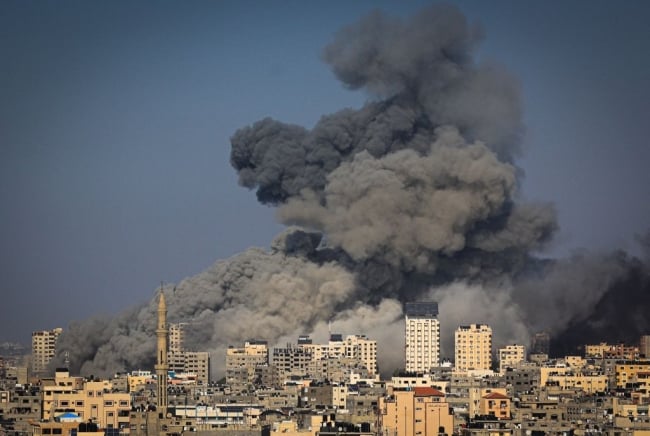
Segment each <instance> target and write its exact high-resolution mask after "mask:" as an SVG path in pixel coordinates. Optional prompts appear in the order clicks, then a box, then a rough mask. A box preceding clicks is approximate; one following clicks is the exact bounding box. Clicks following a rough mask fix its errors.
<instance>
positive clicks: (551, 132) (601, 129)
mask: <svg viewBox="0 0 650 436" xmlns="http://www.w3.org/2000/svg"><path fill="white" fill-rule="evenodd" d="M426 4H428V2H415V1H413V2H369V1H356V2H345V1H333V2H302V1H282V2H280V1H271V2H269V1H266V2H262V1H219V2H217V1H215V2H207V1H206V2H201V1H189V2H180V1H177V2H169V1H163V2H149V1H139V2H126V1H118V2H81V1H80V2H72V1H40V2H33V1H4V2H2V3H0V56H1V57H2V61H3V62H2V68H0V202H1V204H2V207H1V208H0V277H1V278H2V282H1V286H2V294H1V295H2V301H1V302H0V341H3V340H22V341H26V340H27V339H28V338H29V335H30V333H31V331H32V330H37V329H49V328H54V327H57V326H63V327H65V326H66V325H67V324H68V322H69V321H70V320H73V319H81V318H84V317H86V316H88V315H93V314H97V313H108V314H110V313H114V312H116V311H118V310H120V309H122V308H124V307H127V306H130V305H132V304H134V303H139V302H142V301H145V300H147V299H149V298H151V296H152V295H153V292H154V289H155V288H156V287H157V286H158V284H159V283H160V281H165V282H177V281H179V280H181V279H182V278H184V277H187V276H190V275H193V274H196V273H198V272H200V271H201V270H202V269H204V268H206V267H207V266H209V265H210V264H212V263H213V262H214V261H216V260H217V259H222V258H226V257H229V256H231V255H233V254H235V253H237V252H239V251H241V250H243V249H245V248H247V247H249V246H268V244H269V242H270V240H271V239H272V238H273V236H274V235H275V234H276V233H277V232H279V231H280V230H281V226H280V225H279V224H277V223H276V221H275V218H274V211H273V209H270V208H268V207H265V206H262V205H259V204H258V203H257V201H256V199H255V195H254V193H252V192H248V191H247V190H246V189H244V188H241V187H240V186H238V184H237V178H236V175H235V172H234V170H233V169H232V168H231V167H230V164H229V152H230V143H229V138H230V136H231V135H232V134H233V133H234V132H235V130H236V129H238V128H240V127H243V126H245V125H248V124H251V123H253V122H254V121H257V120H259V119H261V118H263V117H266V116H271V117H273V118H276V119H278V120H281V121H285V122H290V123H296V124H300V125H304V126H307V127H309V126H312V125H313V124H314V123H315V122H316V121H317V120H318V119H319V117H320V116H321V115H323V114H327V113H331V112H334V111H336V110H338V109H341V108H343V107H349V106H352V107H358V106H360V105H361V104H362V103H363V101H364V100H365V98H366V96H364V95H363V94H362V93H359V92H350V91H348V90H345V89H343V87H342V86H341V85H340V83H339V82H337V81H336V79H335V78H334V76H333V74H332V73H331V72H330V71H329V70H328V67H327V66H326V65H325V64H324V63H323V62H322V61H321V60H320V57H319V56H320V52H321V50H322V48H323V47H324V46H325V44H327V43H328V42H329V41H330V40H331V38H332V35H333V34H334V33H335V32H336V31H337V30H338V29H339V28H340V27H341V26H343V25H345V24H349V23H351V22H353V21H355V20H357V19H358V18H359V17H361V16H362V15H364V14H366V13H368V12H369V11H371V10H372V9H374V8H379V9H382V10H385V11H387V12H390V13H393V14H396V15H399V16H408V15H411V14H412V13H415V12H416V11H417V10H418V9H420V8H421V7H422V6H424V5H426ZM454 4H456V5H457V6H458V7H459V8H460V9H461V10H462V11H463V12H464V13H465V14H466V15H467V16H468V18H469V19H470V20H471V21H474V22H479V23H481V24H482V26H483V28H484V30H485V35H486V38H485V41H484V43H483V44H482V45H481V47H480V49H479V51H478V57H479V58H480V59H494V60H496V61H498V62H500V63H503V64H505V65H506V67H507V68H508V69H509V70H510V71H511V72H512V73H513V74H514V75H515V76H517V77H518V79H519V80H520V84H521V88H522V95H523V105H524V111H525V112H524V113H525V122H526V127H527V135H526V138H525V140H524V150H525V152H524V155H523V156H522V158H521V159H520V160H519V161H518V162H517V163H518V164H519V165H520V166H521V167H522V168H523V170H524V172H525V178H524V181H523V185H522V195H523V196H525V197H526V198H529V199H534V200H543V201H551V202H554V203H555V204H556V207H557V210H558V215H559V221H560V225H561V230H560V232H559V234H558V235H557V238H556V241H555V243H554V244H553V245H552V246H551V247H550V248H549V253H551V254H552V255H556V256H562V255H566V254H567V253H570V252H571V251H572V250H575V249H581V248H587V249H591V250H604V249H615V248H623V249H628V250H634V249H635V247H634V243H633V241H634V235H635V233H640V232H644V231H645V230H647V229H648V228H649V227H650V226H649V223H650V175H649V172H648V170H647V166H648V163H650V149H649V147H648V137H650V135H649V133H650V132H649V131H648V130H649V127H648V125H649V123H648V114H650V83H649V81H648V78H649V77H650V50H649V47H648V44H649V43H648V41H650V26H648V25H647V16H648V14H649V13H650V6H648V3H647V2H643V1H626V2H622V3H618V2H616V3H615V2H602V1H595V2H594V1H589V2H587V1H573V2H562V3H560V2H516V1H493V2H479V1H476V2H472V1H467V2H454Z"/></svg>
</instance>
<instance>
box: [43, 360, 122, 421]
mask: <svg viewBox="0 0 650 436" xmlns="http://www.w3.org/2000/svg"><path fill="white" fill-rule="evenodd" d="M44 383H46V384H44V386H43V388H42V390H43V410H42V419H43V420H45V421H50V420H53V419H54V418H56V417H58V416H59V415H62V414H64V413H66V412H73V413H75V414H77V415H79V417H80V418H81V419H82V420H83V421H84V422H86V421H89V420H91V421H92V422H94V423H95V424H97V425H98V426H99V427H100V428H121V429H126V428H128V426H129V413H130V411H131V396H130V395H129V394H128V393H126V392H114V389H113V386H112V384H111V382H109V381H107V380H103V381H84V380H83V378H81V377H70V374H69V373H68V372H67V371H63V370H59V371H57V372H56V374H55V377H54V379H53V382H51V381H50V380H44Z"/></svg>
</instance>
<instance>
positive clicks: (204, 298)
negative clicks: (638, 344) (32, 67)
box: [58, 6, 629, 374]
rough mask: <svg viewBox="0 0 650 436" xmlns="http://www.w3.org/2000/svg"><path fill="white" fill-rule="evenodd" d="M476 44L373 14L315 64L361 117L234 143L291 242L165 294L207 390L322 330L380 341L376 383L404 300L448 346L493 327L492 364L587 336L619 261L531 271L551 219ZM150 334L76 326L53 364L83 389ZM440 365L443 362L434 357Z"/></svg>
mask: <svg viewBox="0 0 650 436" xmlns="http://www.w3.org/2000/svg"><path fill="white" fill-rule="evenodd" d="M481 37H482V32H481V30H480V28H478V27H477V26H473V25H470V24H469V23H468V22H467V20H466V19H465V17H464V16H463V15H462V14H461V13H460V12H459V11H458V10H457V9H456V8H454V7H452V6H432V7H429V8H427V9H425V10H423V11H422V12H421V13H420V14H418V15H416V16H414V17H413V18H410V19H406V20H402V19H397V18H392V17H388V16H385V15H383V14H382V13H379V12H376V13H373V14H371V15H370V16H368V17H366V18H364V19H362V20H361V21H359V22H358V23H356V24H353V25H351V26H349V27H347V28H344V29H342V30H341V31H340V32H338V33H337V34H336V36H335V37H334V40H333V41H332V43H330V44H329V45H328V46H327V47H325V49H324V51H323V56H322V57H323V60H324V61H325V62H327V63H328V64H329V65H330V67H331V69H332V71H333V72H334V74H335V75H336V77H337V78H338V79H339V80H340V81H341V82H342V84H343V85H344V86H346V87H348V88H350V89H362V90H364V91H365V92H367V94H368V102H367V103H366V104H365V105H364V106H363V107H361V108H360V109H343V110H341V111H339V112H336V113H334V114H330V115H324V116H323V117H322V118H321V119H320V121H319V122H318V123H317V124H316V125H315V126H314V127H313V128H312V129H311V130H309V129H306V128H303V127H301V126H295V125H290V124H286V123H282V122H279V121H275V120H272V119H268V118H267V119H264V120H261V121H258V122H255V123H253V124H252V125H250V126H247V127H244V128H242V129H240V130H238V131H237V132H235V133H234V135H233V136H232V138H231V143H232V153H231V163H232V165H233V167H234V168H235V170H236V171H237V172H238V175H239V181H240V183H241V185H243V186H244V187H247V188H249V189H254V190H256V194H257V198H258V199H259V201H261V202H262V203H264V204H269V205H273V206H276V207H277V216H278V218H279V219H280V221H281V222H283V223H284V224H287V225H289V226H292V227H289V228H288V229H287V231H285V232H284V233H283V234H281V235H279V236H278V237H277V238H276V240H274V241H273V242H272V244H271V248H270V250H262V249H249V250H247V251H245V252H244V253H241V254H238V255H236V256H234V257H232V258H231V259H228V260H225V261H220V262H217V263H216V264H215V265H214V266H212V267H211V268H208V269H207V270H206V271H204V272H202V273H200V274H198V275H196V276H194V277H190V278H188V279H185V280H183V281H182V282H180V283H179V284H178V285H177V286H176V287H175V288H174V287H172V286H169V287H167V288H166V289H165V290H164V291H165V292H166V295H167V302H168V309H169V316H168V319H169V321H170V322H181V321H183V322H190V328H189V332H188V346H189V347H190V348H194V349H200V350H208V351H212V352H214V353H215V354H214V358H213V362H214V364H215V369H216V370H217V373H218V370H219V369H220V367H221V366H222V365H223V362H221V361H220V360H221V359H222V356H223V355H224V354H225V353H222V351H223V350H225V348H226V347H227V346H228V345H230V344H232V345H237V344H239V343H241V342H243V341H245V340H247V339H249V338H253V337H256V338H258V339H266V340H268V341H269V342H270V343H271V344H276V343H280V344H282V343H283V341H284V342H286V340H289V339H287V338H290V339H291V340H294V339H295V336H297V335H298V334H305V333H310V334H313V335H314V336H315V337H316V336H319V335H321V336H322V334H323V332H324V329H325V326H326V325H327V323H328V321H332V322H333V326H334V328H335V329H337V330H339V331H341V332H342V333H349V334H352V333H365V334H367V335H368V336H370V337H371V338H376V339H378V341H379V347H380V353H382V354H380V367H381V368H384V369H385V370H388V371H390V370H392V369H393V368H394V367H396V366H400V365H401V360H402V359H403V355H402V353H401V351H398V350H402V349H403V348H402V346H401V343H402V340H403V339H402V332H403V320H402V319H401V307H400V303H401V302H404V301H414V300H418V299H434V300H437V301H439V302H440V309H441V310H440V317H441V324H443V325H444V326H445V327H446V328H447V329H450V330H448V332H451V331H453V329H455V327H456V326H457V325H458V324H464V323H470V322H477V323H489V324H491V325H492V327H493V329H494V335H495V344H496V345H497V346H498V345H502V344H505V343H508V342H525V341H526V340H527V338H528V335H529V334H530V332H531V331H533V330H538V329H542V328H548V329H552V331H554V332H559V331H561V329H562V328H564V327H565V326H567V325H568V324H569V323H571V322H577V321H576V320H581V319H585V318H586V317H587V316H588V315H589V314H590V313H591V310H592V308H593V307H594V306H596V305H597V304H598V301H599V300H600V298H601V297H602V296H603V295H605V294H606V293H607V291H608V288H609V285H610V284H613V283H615V282H616V281H617V280H618V279H620V278H621V277H623V276H624V275H625V271H626V268H627V264H628V262H629V259H627V258H625V259H622V260H619V262H611V261H610V260H611V259H610V258H608V257H607V256H605V257H598V256H586V255H585V256H582V257H575V258H572V259H569V260H567V261H541V260H537V259H535V258H534V257H533V255H532V254H533V253H535V252H537V251H538V250H540V249H542V248H543V247H544V246H545V244H546V243H547V242H548V241H550V240H551V238H552V236H553V234H554V231H555V230H556V229H557V222H556V216H555V211H554V209H553V207H552V205H550V204H536V203H527V202H525V201H524V200H523V199H522V198H521V196H520V194H519V192H518V186H519V183H520V171H519V170H518V168H517V167H516V157H517V156H518V154H519V152H520V139H521V136H522V132H523V126H522V121H521V107H520V106H521V103H520V98H519V86H518V83H517V81H516V80H515V79H514V78H513V77H512V76H511V75H510V74H509V73H508V72H506V71H505V69H504V68H503V67H501V66H499V65H498V64H496V63H494V62H477V61H476V60H475V57H474V56H473V50H474V48H475V47H476V45H477V44H478V43H479V42H480V39H481ZM578 303H579V304H578ZM154 320H155V301H154V300H152V301H151V302H150V303H149V304H147V305H144V306H142V307H138V308H133V309H131V310H129V311H126V312H124V313H122V314H120V315H118V316H117V317H115V318H112V319H91V320H87V321H82V322H79V323H76V324H73V325H72V326H71V328H70V329H68V330H67V331H66V332H65V333H64V335H63V336H62V337H61V339H60V342H59V347H58V348H59V350H60V351H61V352H63V351H68V352H69V353H70V360H71V362H72V364H73V370H80V371H81V372H82V373H85V374H91V373H92V374H110V373H112V372H115V371H118V370H123V369H132V368H137V367H145V366H147V365H150V364H151V363H152V360H153V347H154V343H155V341H154V340H153V338H154V328H155V321H154ZM443 333H444V334H446V335H450V334H451V333H445V332H444V331H443ZM443 354H445V355H447V356H451V355H453V349H450V347H449V344H448V343H445V342H443ZM224 359H225V358H224Z"/></svg>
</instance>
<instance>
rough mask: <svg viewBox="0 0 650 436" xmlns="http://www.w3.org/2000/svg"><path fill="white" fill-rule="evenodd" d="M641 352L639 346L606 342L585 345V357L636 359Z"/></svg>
mask: <svg viewBox="0 0 650 436" xmlns="http://www.w3.org/2000/svg"><path fill="white" fill-rule="evenodd" d="M639 354H640V350H639V347H637V346H630V345H625V344H608V343H606V342H601V343H600V344H598V345H585V357H600V358H603V359H625V360H634V359H637V358H638V357H639Z"/></svg>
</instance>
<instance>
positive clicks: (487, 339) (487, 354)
mask: <svg viewBox="0 0 650 436" xmlns="http://www.w3.org/2000/svg"><path fill="white" fill-rule="evenodd" d="M454 345H455V357H456V358H455V367H456V371H459V372H464V371H487V370H489V369H490V368H491V367H492V328H490V326H489V325H486V324H470V325H462V326H460V327H458V329H456V335H455V343H454Z"/></svg>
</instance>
